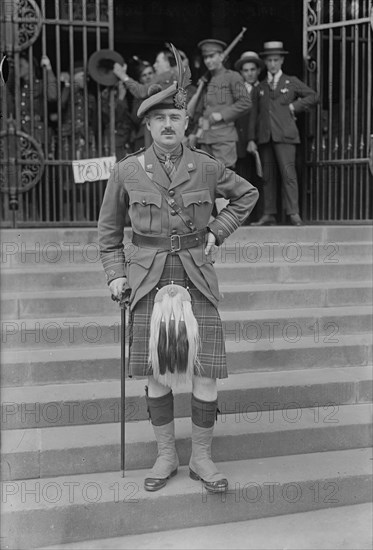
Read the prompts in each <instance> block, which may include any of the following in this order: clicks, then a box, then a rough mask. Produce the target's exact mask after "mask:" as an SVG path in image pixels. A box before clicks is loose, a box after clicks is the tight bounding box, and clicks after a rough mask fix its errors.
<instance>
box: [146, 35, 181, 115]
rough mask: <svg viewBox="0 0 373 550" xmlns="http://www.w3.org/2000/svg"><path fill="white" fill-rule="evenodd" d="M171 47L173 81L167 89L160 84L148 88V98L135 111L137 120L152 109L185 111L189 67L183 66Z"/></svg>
mask: <svg viewBox="0 0 373 550" xmlns="http://www.w3.org/2000/svg"><path fill="white" fill-rule="evenodd" d="M171 46H172V50H173V53H174V56H175V59H176V76H175V80H174V82H173V84H171V86H167V88H162V85H161V83H159V84H152V85H151V86H149V91H148V94H149V97H148V98H147V99H145V100H144V101H143V102H142V103H141V105H140V107H139V109H138V111H137V116H138V117H139V118H141V117H143V116H144V115H145V114H146V113H149V112H150V111H151V110H153V109H186V106H187V92H186V90H185V88H186V87H187V86H188V85H189V84H190V83H191V72H190V69H189V66H188V67H184V66H183V63H182V59H181V57H180V54H179V52H178V51H177V50H176V48H175V47H174V46H173V45H172V44H171ZM164 85H165V84H164Z"/></svg>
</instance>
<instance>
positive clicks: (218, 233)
mask: <svg viewBox="0 0 373 550" xmlns="http://www.w3.org/2000/svg"><path fill="white" fill-rule="evenodd" d="M208 230H209V231H210V232H211V233H213V234H214V236H215V239H216V242H215V244H216V245H217V246H221V245H222V244H223V242H224V241H225V239H226V238H227V237H229V233H228V232H227V231H225V230H224V227H223V226H222V225H220V224H219V222H218V221H216V219H215V220H213V221H212V222H211V223H210V224H209V226H208Z"/></svg>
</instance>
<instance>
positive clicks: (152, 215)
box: [128, 190, 162, 233]
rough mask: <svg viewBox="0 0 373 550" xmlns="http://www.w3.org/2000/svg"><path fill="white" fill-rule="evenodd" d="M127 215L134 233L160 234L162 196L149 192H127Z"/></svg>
mask: <svg viewBox="0 0 373 550" xmlns="http://www.w3.org/2000/svg"><path fill="white" fill-rule="evenodd" d="M128 194H129V215H130V218H131V222H132V228H133V230H134V231H138V232H140V233H162V214H161V206H162V196H161V195H158V194H157V193H150V192H149V191H139V190H136V191H129V192H128Z"/></svg>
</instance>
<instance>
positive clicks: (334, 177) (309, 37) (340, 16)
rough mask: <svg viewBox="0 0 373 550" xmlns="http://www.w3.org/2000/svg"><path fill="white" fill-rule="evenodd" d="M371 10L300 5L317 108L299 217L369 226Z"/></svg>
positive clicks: (366, 0)
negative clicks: (360, 223)
mask: <svg viewBox="0 0 373 550" xmlns="http://www.w3.org/2000/svg"><path fill="white" fill-rule="evenodd" d="M372 17H373V16H372V4H371V1H370V0H339V1H338V2H335V1H331V0H325V1H323V2H320V1H319V0H304V28H305V33H304V48H303V49H304V57H305V59H306V74H307V79H308V82H309V83H310V85H312V86H314V87H315V88H316V89H317V90H318V91H319V93H320V98H321V99H320V104H319V105H318V108H317V109H316V110H315V112H314V113H313V114H311V115H310V117H309V119H308V127H307V143H306V168H305V178H304V179H305V183H306V189H305V190H304V193H303V215H304V218H305V219H306V220H308V221H312V222H323V223H338V222H341V223H346V222H355V223H359V222H365V221H366V220H371V219H372V217H373V216H372V214H373V212H372V208H373V205H372V183H373V180H372V173H371V171H370V169H369V156H370V152H371V134H372Z"/></svg>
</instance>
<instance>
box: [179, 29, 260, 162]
mask: <svg viewBox="0 0 373 550" xmlns="http://www.w3.org/2000/svg"><path fill="white" fill-rule="evenodd" d="M245 31H246V29H245V28H243V29H242V31H241V32H240V34H239V35H238V36H237V37H236V38H235V39H234V40H233V42H232V43H231V44H230V45H229V46H228V47H227V45H226V43H225V42H223V41H221V40H215V39H212V38H209V39H206V40H202V41H201V42H199V44H198V47H199V48H200V49H201V52H202V56H203V60H204V63H205V65H206V67H207V69H208V74H207V75H206V76H204V77H202V79H201V81H200V82H199V84H198V88H197V91H196V93H195V95H194V96H193V97H192V99H191V100H190V101H189V103H188V114H189V116H193V117H194V119H195V120H196V119H197V120H198V126H199V127H198V128H195V132H194V133H192V134H190V135H189V143H190V144H191V145H195V143H196V142H197V141H198V143H199V146H200V148H201V149H202V150H204V151H206V152H207V153H209V154H211V155H213V156H214V157H215V158H216V159H218V160H220V161H221V162H222V163H223V164H224V166H226V167H227V168H234V167H235V164H236V160H237V152H236V141H237V140H238V135H237V130H236V127H235V124H234V121H235V120H236V119H237V118H239V117H241V116H242V115H244V114H246V113H248V112H249V111H250V108H251V99H250V96H249V94H248V92H247V90H246V88H245V85H244V81H243V79H242V77H241V75H239V74H238V73H237V72H236V71H231V70H228V69H226V68H225V67H224V61H225V60H226V58H227V56H228V54H229V53H230V51H231V50H232V49H233V48H234V46H235V45H236V44H237V43H238V42H239V40H241V39H242V36H243V34H244V32H245ZM198 115H200V116H199V117H198Z"/></svg>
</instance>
